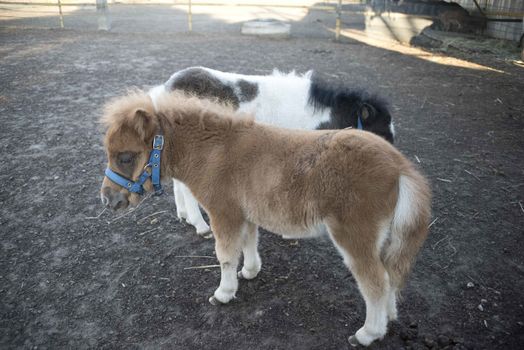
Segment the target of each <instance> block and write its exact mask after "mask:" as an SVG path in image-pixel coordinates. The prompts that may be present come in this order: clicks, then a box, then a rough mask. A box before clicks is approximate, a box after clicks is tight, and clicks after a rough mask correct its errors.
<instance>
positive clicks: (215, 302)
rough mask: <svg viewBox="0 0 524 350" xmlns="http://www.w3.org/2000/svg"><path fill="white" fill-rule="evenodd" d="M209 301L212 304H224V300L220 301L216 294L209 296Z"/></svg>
mask: <svg viewBox="0 0 524 350" xmlns="http://www.w3.org/2000/svg"><path fill="white" fill-rule="evenodd" d="M209 303H211V305H214V306H218V305H222V302H220V300H218V299H217V298H215V296H214V295H212V296H211V297H210V298H209Z"/></svg>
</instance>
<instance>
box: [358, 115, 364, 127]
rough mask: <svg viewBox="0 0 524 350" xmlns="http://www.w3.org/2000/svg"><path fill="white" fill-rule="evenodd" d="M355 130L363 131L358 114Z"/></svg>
mask: <svg viewBox="0 0 524 350" xmlns="http://www.w3.org/2000/svg"><path fill="white" fill-rule="evenodd" d="M357 129H358V130H364V127H363V126H362V119H361V118H360V114H359V115H358V116H357Z"/></svg>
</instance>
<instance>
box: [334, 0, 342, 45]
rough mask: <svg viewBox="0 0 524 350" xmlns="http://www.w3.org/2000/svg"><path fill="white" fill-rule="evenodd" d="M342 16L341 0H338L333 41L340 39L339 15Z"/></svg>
mask: <svg viewBox="0 0 524 350" xmlns="http://www.w3.org/2000/svg"><path fill="white" fill-rule="evenodd" d="M341 16H342V0H338V5H337V21H336V24H335V41H339V40H340V17H341Z"/></svg>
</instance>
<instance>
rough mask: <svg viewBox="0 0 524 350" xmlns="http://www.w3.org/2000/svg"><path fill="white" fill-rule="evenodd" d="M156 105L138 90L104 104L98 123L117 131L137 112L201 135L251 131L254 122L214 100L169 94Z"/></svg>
mask: <svg viewBox="0 0 524 350" xmlns="http://www.w3.org/2000/svg"><path fill="white" fill-rule="evenodd" d="M156 102H157V105H156V106H154V105H153V101H152V100H151V98H150V96H149V95H147V94H146V93H145V92H143V91H141V90H134V91H130V92H129V93H128V94H127V95H125V96H122V97H118V98H115V99H113V100H111V101H110V102H108V103H107V104H106V106H105V108H104V114H103V116H102V118H101V119H100V122H101V124H102V125H104V126H105V127H106V128H108V129H119V128H120V127H122V126H123V125H124V124H129V123H130V122H132V120H131V119H130V116H133V115H134V114H135V113H136V111H137V110H143V111H145V112H146V113H148V114H150V115H153V116H155V115H156V116H157V118H158V115H164V116H166V117H167V119H168V120H169V121H170V122H174V123H176V124H179V125H182V124H183V125H185V126H189V127H191V126H193V127H196V128H198V129H200V130H202V131H213V130H215V131H222V130H232V129H236V128H246V127H251V126H252V125H253V122H254V117H253V116H252V115H249V114H246V113H239V112H235V110H234V109H233V107H232V106H230V105H226V104H222V103H219V102H218V100H216V99H215V100H205V99H199V98H197V97H195V96H192V95H188V94H185V93H180V92H171V93H165V94H163V95H161V96H159V98H158V100H157V101H156ZM155 107H156V108H155ZM157 118H154V119H157ZM130 126H131V125H130Z"/></svg>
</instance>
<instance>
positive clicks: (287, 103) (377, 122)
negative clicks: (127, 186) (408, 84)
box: [149, 67, 395, 235]
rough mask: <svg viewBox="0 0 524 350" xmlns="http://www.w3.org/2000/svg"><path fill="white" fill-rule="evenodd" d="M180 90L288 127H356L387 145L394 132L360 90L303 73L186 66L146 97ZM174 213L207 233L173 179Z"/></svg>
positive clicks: (377, 103) (379, 106) (380, 108)
mask: <svg viewBox="0 0 524 350" xmlns="http://www.w3.org/2000/svg"><path fill="white" fill-rule="evenodd" d="M174 90H179V91H185V92H187V93H189V94H193V95H196V96H198V97H201V98H208V99H216V100H218V102H221V103H227V104H229V105H231V106H233V107H234V108H235V109H237V110H239V111H241V112H248V113H252V114H253V115H254V116H255V119H256V120H257V121H258V122H263V123H267V124H271V125H275V126H279V127H284V128H290V129H308V130H314V129H344V128H350V127H352V128H357V127H358V128H361V129H364V130H367V131H370V132H372V133H375V134H377V135H379V136H382V137H383V138H385V139H386V140H388V141H389V142H391V143H393V137H394V134H395V132H394V128H393V123H392V120H391V115H390V113H389V111H388V108H387V106H386V103H385V102H384V101H383V100H381V99H380V98H378V97H376V96H373V95H370V94H368V93H366V92H365V91H362V90H351V89H348V88H346V87H334V86H331V85H328V84H326V83H324V82H322V81H321V80H319V79H317V78H316V77H315V76H314V75H313V71H308V72H307V73H305V74H303V75H298V74H295V72H291V73H289V74H284V73H281V72H279V71H277V70H275V71H273V73H272V74H271V75H243V74H236V73H227V72H221V71H217V70H213V69H209V68H204V67H190V68H186V69H184V70H181V71H178V72H176V73H175V74H173V75H172V76H171V77H170V78H169V80H168V81H167V82H166V83H165V84H163V85H159V86H156V87H154V88H152V89H151V90H150V91H149V95H150V97H151V99H152V100H153V104H155V101H156V98H157V96H159V95H160V94H161V93H162V92H165V91H174ZM173 187H174V193H175V203H176V207H177V215H178V217H179V218H180V219H185V220H186V222H187V223H189V224H190V225H193V226H194V227H195V228H196V231H197V233H198V234H201V235H204V234H206V233H208V232H209V230H210V229H209V226H208V224H207V223H206V222H205V220H204V218H203V217H202V214H201V212H200V209H199V206H198V202H197V201H196V199H195V198H194V196H193V195H192V194H191V191H190V190H189V189H188V188H187V187H186V186H185V185H184V184H183V183H182V182H180V181H177V180H176V179H173Z"/></svg>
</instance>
